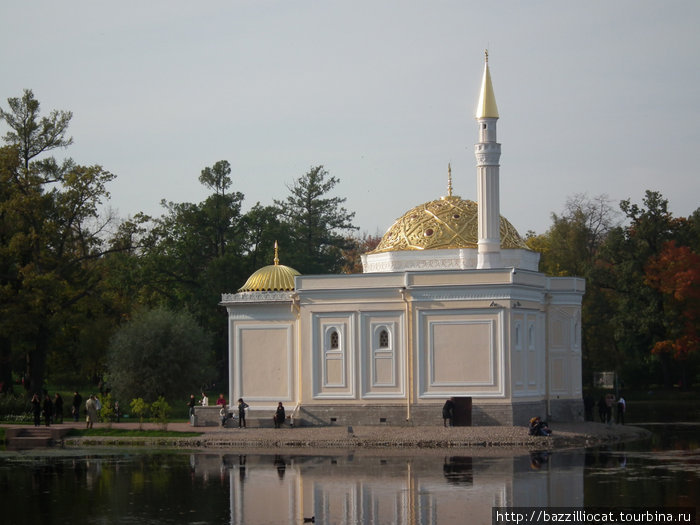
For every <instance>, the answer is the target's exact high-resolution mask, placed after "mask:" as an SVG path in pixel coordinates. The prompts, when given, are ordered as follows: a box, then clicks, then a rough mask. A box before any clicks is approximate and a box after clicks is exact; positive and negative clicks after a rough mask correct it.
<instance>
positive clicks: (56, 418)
mask: <svg viewBox="0 0 700 525" xmlns="http://www.w3.org/2000/svg"><path fill="white" fill-rule="evenodd" d="M53 422H54V423H63V398H62V397H61V394H59V393H58V392H56V395H55V396H54V398H53Z"/></svg>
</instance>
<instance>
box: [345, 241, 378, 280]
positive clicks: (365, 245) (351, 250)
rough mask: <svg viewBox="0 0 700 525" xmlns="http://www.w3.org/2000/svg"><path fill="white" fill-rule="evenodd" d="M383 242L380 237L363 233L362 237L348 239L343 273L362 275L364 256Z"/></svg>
mask: <svg viewBox="0 0 700 525" xmlns="http://www.w3.org/2000/svg"><path fill="white" fill-rule="evenodd" d="M381 241H382V237H381V236H380V235H369V234H367V233H363V234H362V236H361V237H348V239H347V248H345V249H344V250H343V260H344V261H343V267H342V268H341V272H342V273H362V258H361V257H362V255H364V254H366V253H369V252H371V251H372V250H374V249H375V248H376V247H377V246H379V243H380V242H381Z"/></svg>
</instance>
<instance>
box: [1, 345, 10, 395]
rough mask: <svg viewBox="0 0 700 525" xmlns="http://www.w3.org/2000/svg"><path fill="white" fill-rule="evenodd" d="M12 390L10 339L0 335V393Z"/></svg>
mask: <svg viewBox="0 0 700 525" xmlns="http://www.w3.org/2000/svg"><path fill="white" fill-rule="evenodd" d="M5 392H12V341H10V339H9V338H8V337H2V336H0V393H3V394H4V393H5Z"/></svg>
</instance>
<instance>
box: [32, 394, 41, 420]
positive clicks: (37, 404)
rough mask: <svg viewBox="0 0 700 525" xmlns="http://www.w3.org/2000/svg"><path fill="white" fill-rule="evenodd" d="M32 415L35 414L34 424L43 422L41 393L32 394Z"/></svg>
mask: <svg viewBox="0 0 700 525" xmlns="http://www.w3.org/2000/svg"><path fill="white" fill-rule="evenodd" d="M32 415H33V416H34V426H35V427H38V426H39V425H40V424H41V399H39V394H34V396H32Z"/></svg>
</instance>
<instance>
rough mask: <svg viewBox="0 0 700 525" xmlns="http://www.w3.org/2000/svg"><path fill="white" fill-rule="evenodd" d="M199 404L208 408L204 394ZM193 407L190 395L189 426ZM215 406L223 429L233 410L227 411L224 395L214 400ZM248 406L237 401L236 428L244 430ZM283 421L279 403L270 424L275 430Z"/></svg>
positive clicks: (207, 400) (283, 411)
mask: <svg viewBox="0 0 700 525" xmlns="http://www.w3.org/2000/svg"><path fill="white" fill-rule="evenodd" d="M199 404H200V405H201V406H203V407H206V406H209V398H208V397H207V395H206V394H205V393H204V392H202V398H201V399H200V400H199ZM195 406H197V401H196V399H195V396H194V394H191V395H190V400H189V401H188V402H187V407H188V408H189V416H190V424H192V421H193V419H194V407H195ZM216 406H218V407H220V410H219V417H220V418H221V426H222V427H224V426H226V422H227V421H228V420H229V419H234V412H233V410H229V409H228V408H227V404H226V397H225V396H224V394H219V398H218V399H217V400H216ZM248 406H249V405H248V403H246V402H245V401H243V398H239V399H238V402H237V405H236V410H237V412H238V428H246V409H247V408H248ZM285 419H287V415H286V413H285V409H284V405H283V404H282V402H281V401H280V402H279V403H277V409H276V410H275V414H274V415H273V416H272V422H273V423H274V425H275V428H280V427H281V426H282V425H283V424H284V421H285Z"/></svg>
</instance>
